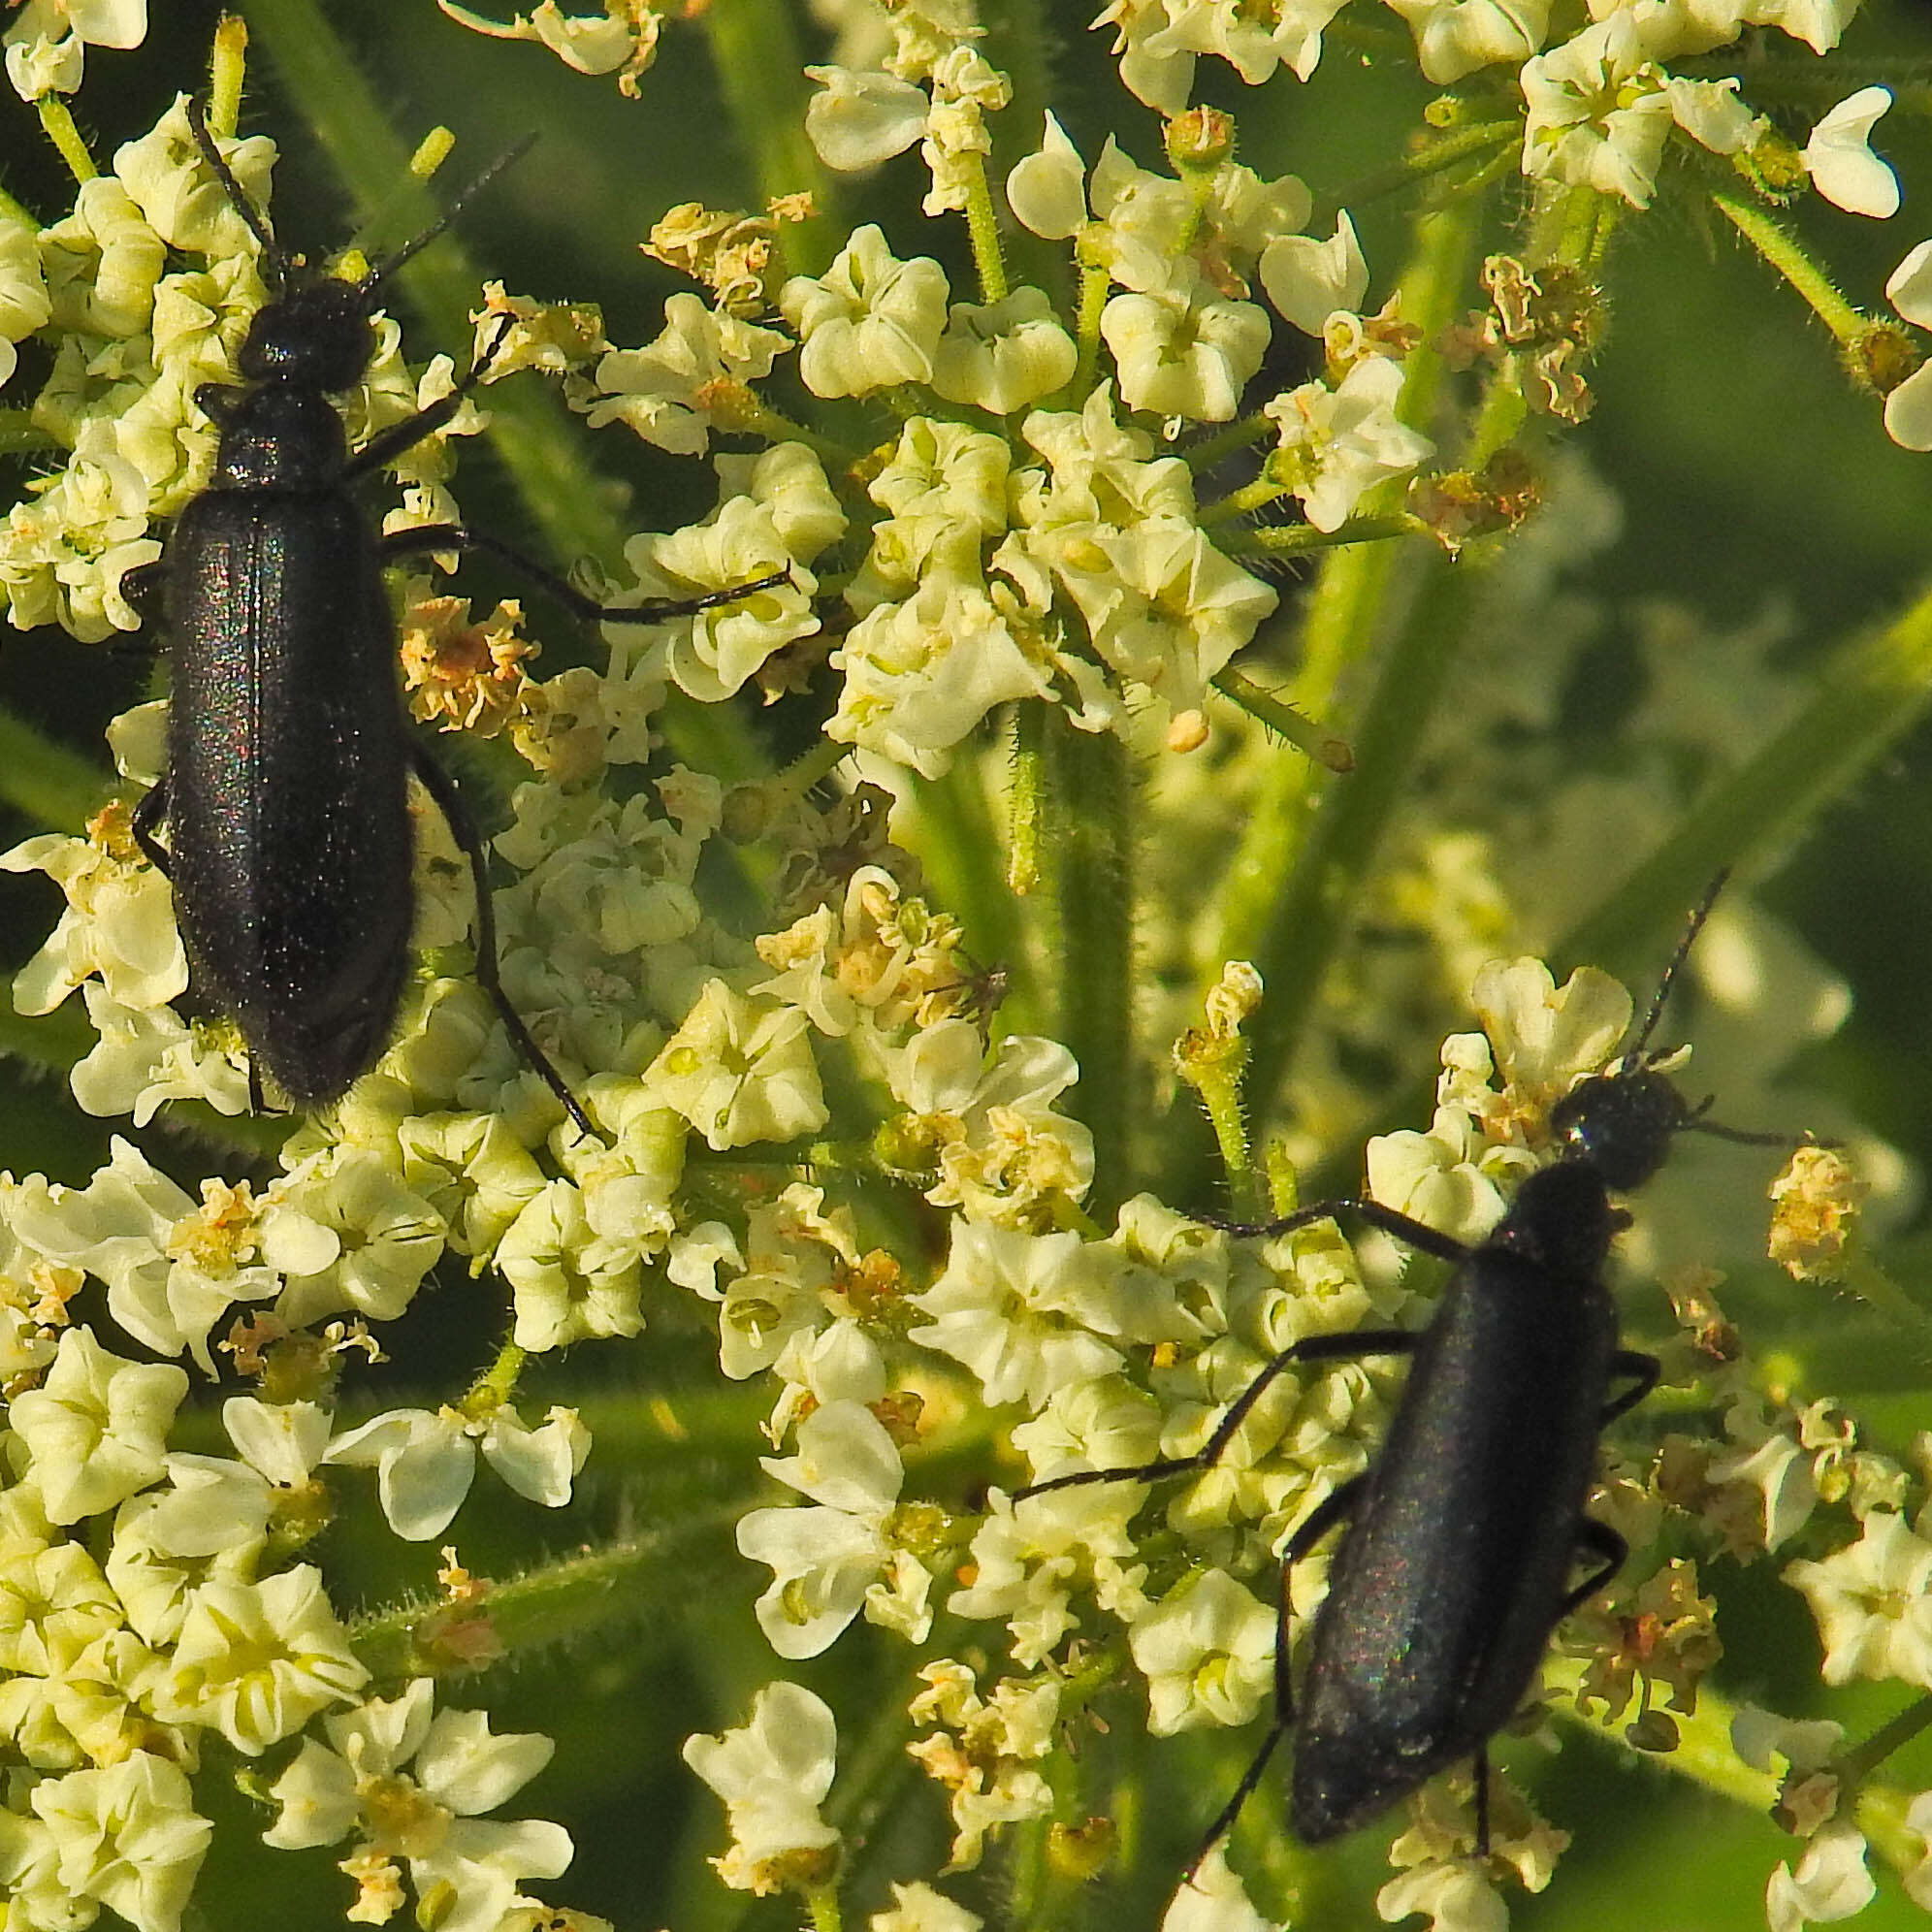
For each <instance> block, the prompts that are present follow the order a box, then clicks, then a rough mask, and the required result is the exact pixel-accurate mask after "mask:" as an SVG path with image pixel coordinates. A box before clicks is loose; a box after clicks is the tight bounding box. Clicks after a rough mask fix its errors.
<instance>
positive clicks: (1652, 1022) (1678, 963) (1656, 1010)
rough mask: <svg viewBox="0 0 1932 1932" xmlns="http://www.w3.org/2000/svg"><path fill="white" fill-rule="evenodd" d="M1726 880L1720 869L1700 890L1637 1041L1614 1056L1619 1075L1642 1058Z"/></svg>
mask: <svg viewBox="0 0 1932 1932" xmlns="http://www.w3.org/2000/svg"><path fill="white" fill-rule="evenodd" d="M1729 878H1730V867H1729V866H1728V865H1726V866H1724V867H1723V868H1722V869H1721V870H1720V871H1719V873H1718V875H1717V877H1716V878H1715V879H1713V880H1712V881H1711V883H1710V884H1709V885H1706V886H1705V887H1704V896H1703V897H1702V898H1701V899H1699V900H1698V901H1697V903H1696V905H1695V907H1693V908H1692V910H1691V914H1690V920H1689V922H1688V923H1687V924H1686V926H1685V928H1684V937H1683V938H1682V939H1680V940H1679V941H1678V942H1677V950H1676V951H1675V952H1673V953H1672V954H1671V955H1670V963H1669V964H1668V965H1667V966H1666V967H1665V968H1664V969H1663V977H1662V979H1660V980H1659V981H1658V982H1657V991H1656V992H1654V993H1653V994H1652V995H1651V1003H1650V1007H1649V1009H1648V1010H1647V1011H1646V1013H1645V1014H1644V1023H1643V1025H1642V1026H1640V1027H1639V1028H1638V1029H1637V1037H1636V1038H1635V1039H1634V1040H1633V1041H1631V1042H1630V1044H1629V1046H1626V1048H1625V1049H1624V1051H1623V1052H1622V1053H1621V1054H1620V1055H1619V1056H1618V1062H1617V1064H1618V1067H1619V1069H1620V1070H1621V1071H1623V1072H1626V1073H1627V1072H1629V1071H1631V1070H1632V1069H1634V1068H1635V1067H1636V1066H1637V1065H1638V1064H1639V1062H1641V1060H1642V1059H1643V1057H1644V1048H1645V1047H1646V1046H1649V1045H1650V1038H1651V1035H1652V1034H1653V1033H1655V1032H1656V1031H1657V1023H1658V1020H1660V1019H1661V1018H1662V1017H1663V1008H1664V1002H1665V1001H1666V1000H1668V999H1669V998H1670V989H1671V987H1672V986H1673V985H1675V984H1676V982H1677V975H1678V972H1679V970H1680V969H1681V968H1682V966H1683V964H1684V962H1685V960H1687V959H1688V958H1689V957H1690V949H1691V947H1693V946H1694V945H1695V944H1696V943H1697V935H1698V934H1699V933H1700V932H1702V931H1703V929H1704V921H1705V920H1706V919H1707V918H1710V917H1711V908H1712V907H1713V906H1714V905H1716V904H1717V902H1718V894H1719V893H1720V892H1722V891H1723V889H1724V882H1725V881H1726V880H1728V879H1729Z"/></svg>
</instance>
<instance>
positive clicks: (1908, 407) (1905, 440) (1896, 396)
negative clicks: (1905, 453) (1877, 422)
mask: <svg viewBox="0 0 1932 1932" xmlns="http://www.w3.org/2000/svg"><path fill="white" fill-rule="evenodd" d="M1885 435H1888V436H1889V437H1891V439H1892V441H1893V442H1895V443H1897V444H1898V446H1899V447H1900V448H1901V449H1932V363H1927V364H1925V366H1924V367H1923V368H1922V369H1918V370H1914V372H1913V373H1912V374H1911V375H1908V376H1907V377H1906V378H1905V380H1904V381H1903V382H1901V383H1900V384H1899V386H1898V387H1897V388H1896V389H1894V390H1893V391H1892V393H1891V394H1890V395H1889V396H1887V397H1886V398H1885Z"/></svg>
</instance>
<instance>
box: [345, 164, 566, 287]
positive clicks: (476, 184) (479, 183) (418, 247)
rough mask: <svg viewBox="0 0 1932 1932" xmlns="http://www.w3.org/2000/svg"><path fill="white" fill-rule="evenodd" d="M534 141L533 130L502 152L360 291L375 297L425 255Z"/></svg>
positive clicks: (366, 278) (368, 276)
mask: <svg viewBox="0 0 1932 1932" xmlns="http://www.w3.org/2000/svg"><path fill="white" fill-rule="evenodd" d="M535 140H536V134H535V131H534V130H532V131H531V133H529V134H526V135H524V136H523V137H522V138H521V139H520V140H517V141H513V142H511V143H510V145H508V146H507V147H506V148H504V149H503V151H502V152H501V153H500V154H499V155H498V156H497V158H496V159H495V160H494V161H492V162H491V163H490V165H489V166H488V167H487V168H485V169H484V170H483V172H482V173H481V174H480V175H478V176H477V177H476V178H475V179H474V180H473V181H471V182H469V184H468V185H467V187H465V188H464V190H463V192H462V193H461V194H459V195H458V196H457V197H456V199H455V200H454V201H452V202H451V203H450V205H449V206H448V207H447V208H446V209H443V211H442V213H441V214H439V215H437V217H436V218H435V220H434V221H433V222H431V223H430V225H429V226H428V227H427V228H426V229H424V230H423V232H422V233H421V234H420V235H418V236H416V237H415V238H414V239H413V240H412V241H408V242H403V244H402V247H400V248H399V249H397V251H396V252H395V254H393V255H391V256H389V257H388V258H387V259H386V260H385V261H380V262H378V263H376V265H375V266H374V268H372V269H370V272H369V274H366V275H364V276H363V278H362V280H361V281H360V282H359V283H357V287H359V288H360V289H361V290H362V291H363V293H364V294H365V295H369V294H372V293H373V292H374V290H376V289H377V288H379V287H380V286H381V285H382V283H383V282H385V281H387V280H388V278H389V277H390V276H391V275H393V274H395V273H396V271H397V270H398V269H400V268H401V267H402V264H403V263H404V262H407V261H410V260H412V259H413V258H414V257H415V256H417V255H419V254H421V253H422V251H423V250H424V249H425V248H427V247H428V246H429V245H430V243H431V242H434V241H435V239H436V237H437V236H438V235H440V234H441V233H442V232H443V230H444V229H445V228H447V227H448V226H449V225H450V223H451V222H452V221H454V220H455V219H456V217H457V216H458V215H459V214H461V213H462V212H463V209H464V207H465V206H466V204H467V203H468V202H470V201H471V200H473V199H474V198H475V197H476V196H477V195H479V194H480V193H481V192H482V191H483V190H484V189H485V188H487V187H488V186H489V185H490V183H491V182H492V181H494V180H495V179H496V178H497V177H498V176H499V175H500V174H501V173H502V172H503V170H504V169H506V168H510V167H514V166H515V164H516V163H517V162H519V161H521V160H522V159H523V157H524V156H525V155H526V154H528V153H529V152H530V150H531V145H532V144H533V143H534V142H535Z"/></svg>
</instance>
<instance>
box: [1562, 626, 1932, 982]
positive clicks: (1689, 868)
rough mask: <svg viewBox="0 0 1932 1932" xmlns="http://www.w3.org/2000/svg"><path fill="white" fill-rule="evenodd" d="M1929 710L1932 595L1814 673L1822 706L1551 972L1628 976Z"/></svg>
mask: <svg viewBox="0 0 1932 1932" xmlns="http://www.w3.org/2000/svg"><path fill="white" fill-rule="evenodd" d="M1928 702H1932V590H1928V591H1927V592H1925V593H1923V594H1922V595H1921V596H1919V597H1918V599H1917V600H1916V602H1915V603H1914V604H1912V606H1911V607H1910V608H1909V609H1907V610H1905V611H1904V612H1902V613H1901V614H1900V615H1899V616H1898V617H1897V618H1895V619H1894V620H1893V621H1892V622H1891V623H1890V624H1888V625H1885V626H1884V628H1881V629H1878V630H1876V631H1873V632H1869V633H1865V634H1862V635H1859V636H1855V637H1853V638H1852V639H1851V640H1850V641H1849V642H1848V643H1846V644H1844V645H1842V646H1840V648H1839V649H1838V650H1837V651H1835V652H1834V653H1833V654H1832V655H1831V657H1830V658H1829V659H1828V660H1826V661H1825V662H1824V664H1823V665H1821V666H1820V668H1819V679H1818V695H1817V696H1816V697H1815V698H1814V699H1813V700H1812V702H1811V703H1810V704H1809V705H1807V706H1806V707H1805V709H1804V711H1803V712H1802V713H1800V714H1799V716H1798V717H1796V718H1794V719H1793V720H1792V721H1791V723H1790V724H1787V726H1786V727H1785V729H1784V730H1783V731H1781V732H1780V733H1779V734H1778V735H1777V737H1775V738H1774V739H1772V741H1771V742H1770V743H1769V744H1767V745H1765V746H1764V747H1763V749H1762V750H1760V751H1759V752H1757V753H1756V754H1755V756H1754V757H1752V759H1751V760H1750V762H1749V763H1747V764H1744V765H1741V766H1739V767H1738V769H1737V770H1735V771H1734V772H1732V773H1731V774H1730V776H1729V777H1728V778H1724V779H1722V780H1720V781H1719V782H1718V784H1717V785H1716V786H1715V787H1714V788H1713V789H1712V790H1711V791H1710V792H1708V793H1707V794H1706V795H1705V796H1704V797H1703V798H1702V799H1700V800H1699V801H1698V804H1697V806H1696V808H1695V810H1694V811H1693V812H1692V813H1691V815H1690V818H1689V819H1688V820H1687V821H1686V822H1685V823H1684V824H1683V825H1682V826H1681V827H1680V828H1679V829H1678V830H1677V832H1676V833H1674V834H1673V835H1672V836H1671V837H1670V838H1669V839H1667V840H1665V842H1664V843H1663V844H1662V845H1661V846H1659V847H1658V849H1657V851H1656V852H1654V853H1652V854H1651V855H1650V857H1649V858H1647V859H1645V860H1644V862H1643V863H1642V864H1641V865H1639V866H1638V867H1637V868H1636V869H1635V870H1634V871H1633V872H1632V873H1631V874H1630V875H1629V877H1628V878H1627V879H1626V880H1625V882H1624V883H1623V885H1620V886H1619V887H1618V888H1617V889H1616V890H1615V891H1614V892H1612V893H1611V894H1610V896H1609V897H1608V898H1607V899H1606V900H1605V901H1604V903H1603V904H1602V905H1600V906H1599V907H1598V908H1597V909H1596V911H1595V912H1594V913H1592V914H1591V915H1590V916H1589V917H1588V918H1585V919H1583V920H1582V921H1581V922H1580V923H1579V924H1577V925H1576V926H1574V927H1572V928H1571V929H1570V931H1568V932H1567V933H1565V934H1564V935H1563V937H1562V941H1561V942H1560V944H1559V945H1558V946H1557V948H1556V949H1555V950H1554V952H1553V954H1552V963H1553V964H1554V963H1556V962H1557V961H1562V962H1564V963H1569V964H1573V963H1576V962H1580V961H1583V960H1589V961H1591V962H1593V963H1594V964H1598V965H1601V966H1604V967H1606V968H1608V969H1609V970H1610V971H1612V972H1619V971H1622V972H1627V971H1630V970H1632V969H1633V968H1634V967H1635V966H1636V965H1637V964H1638V963H1640V962H1641V960H1642V959H1643V958H1644V957H1645V956H1646V955H1647V953H1648V952H1649V951H1651V950H1654V947H1655V943H1656V938H1657V935H1658V933H1661V932H1668V931H1670V930H1671V929H1672V928H1674V927H1675V926H1676V925H1677V924H1678V922H1679V921H1680V920H1681V919H1682V918H1683V917H1684V913H1685V910H1686V908H1687V907H1690V906H1692V905H1694V904H1695V903H1696V901H1697V897H1698V894H1699V893H1700V892H1702V891H1703V889H1704V887H1705V886H1706V885H1708V884H1709V883H1710V881H1711V880H1712V879H1713V878H1714V877H1715V876H1716V875H1717V873H1718V870H1719V868H1720V867H1722V866H1726V865H1734V866H1746V865H1749V864H1750V863H1751V862H1753V861H1754V860H1755V859H1758V858H1760V857H1762V856H1764V855H1766V854H1769V853H1777V852H1782V851H1784V850H1786V849H1787V847H1788V846H1789V844H1790V842H1791V841H1792V840H1793V839H1795V838H1797V837H1798V836H1799V835H1800V833H1801V832H1802V831H1803V829H1804V828H1805V827H1806V826H1807V825H1808V824H1810V823H1812V822H1813V821H1814V820H1815V819H1816V818H1817V815H1818V814H1819V811H1820V810H1821V809H1822V808H1823V807H1824V806H1825V805H1826V804H1828V803H1829V802H1830V801H1831V800H1832V799H1834V798H1838V797H1842V796H1843V795H1844V793H1845V792H1846V790H1847V789H1849V788H1850V787H1851V785H1852V784H1853V783H1854V782H1855V781H1856V780H1857V779H1858V778H1859V777H1860V776H1861V775H1862V774H1863V773H1865V772H1867V771H1869V770H1870V769H1871V768H1872V766H1873V765H1874V764H1875V763H1877V762H1878V760H1880V759H1881V758H1883V757H1884V755H1885V754H1886V752H1888V751H1889V750H1890V749H1891V747H1892V746H1893V745H1894V744H1895V743H1897V741H1898V740H1899V738H1900V737H1901V736H1903V734H1904V733H1905V732H1906V731H1907V730H1908V729H1910V727H1911V726H1912V725H1913V724H1915V723H1916V721H1917V719H1918V718H1919V717H1920V715H1921V714H1922V713H1923V711H1924V709H1925V706H1926V704H1927V703H1928Z"/></svg>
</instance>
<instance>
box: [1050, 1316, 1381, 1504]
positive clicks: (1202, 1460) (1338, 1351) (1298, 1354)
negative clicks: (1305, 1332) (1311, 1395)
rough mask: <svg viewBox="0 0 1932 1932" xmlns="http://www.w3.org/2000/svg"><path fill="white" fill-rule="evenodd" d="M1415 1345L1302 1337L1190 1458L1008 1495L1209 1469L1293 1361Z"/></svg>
mask: <svg viewBox="0 0 1932 1932" xmlns="http://www.w3.org/2000/svg"><path fill="white" fill-rule="evenodd" d="M1416 1340H1417V1337H1416V1336H1415V1335H1413V1334H1412V1333H1411V1332H1410V1331H1409V1330H1407V1329H1356V1330H1353V1331H1352V1332H1351V1333H1349V1334H1346V1335H1311V1336H1304V1337H1303V1338H1302V1340H1300V1341H1297V1342H1292V1343H1290V1344H1289V1346H1288V1347H1286V1348H1284V1349H1283V1350H1282V1351H1281V1353H1280V1354H1279V1355H1277V1356H1276V1357H1275V1358H1274V1359H1273V1361H1272V1362H1270V1363H1268V1364H1266V1365H1265V1366H1264V1367H1263V1368H1262V1369H1261V1371H1260V1372H1259V1373H1258V1374H1257V1375H1256V1376H1255V1378H1254V1380H1253V1381H1251V1382H1250V1383H1249V1384H1248V1385H1247V1387H1246V1388H1245V1389H1243V1390H1242V1391H1241V1392H1240V1395H1239V1396H1237V1397H1236V1398H1235V1400H1234V1401H1232V1402H1230V1403H1229V1405H1228V1412H1227V1414H1226V1415H1224V1416H1223V1417H1222V1418H1221V1420H1220V1421H1219V1422H1218V1423H1217V1424H1215V1426H1214V1433H1213V1434H1211V1435H1210V1436H1208V1438H1207V1441H1206V1442H1204V1443H1203V1444H1202V1445H1201V1447H1200V1448H1199V1449H1197V1450H1195V1451H1194V1452H1193V1453H1192V1454H1191V1455H1187V1456H1162V1457H1159V1458H1157V1459H1156V1460H1155V1461H1154V1462H1151V1463H1137V1464H1134V1465H1131V1466H1129V1467H1127V1468H1124V1469H1077V1470H1075V1471H1074V1473H1073V1474H1072V1475H1067V1476H1048V1477H1047V1479H1046V1481H1045V1482H1044V1483H1028V1484H1027V1485H1026V1487H1025V1488H1024V1489H1017V1490H1014V1493H1013V1499H1014V1501H1015V1502H1023V1501H1025V1500H1026V1498H1027V1497H1033V1496H1044V1495H1045V1494H1046V1492H1047V1491H1048V1490H1060V1489H1076V1488H1079V1487H1080V1486H1082V1485H1084V1484H1087V1483H1151V1482H1157V1481H1159V1479H1160V1478H1161V1477H1163V1476H1177V1475H1180V1474H1182V1473H1183V1472H1184V1471H1186V1470H1189V1469H1211V1468H1212V1467H1213V1466H1214V1465H1215V1464H1216V1463H1218V1462H1219V1461H1220V1460H1221V1455H1222V1452H1223V1451H1224V1450H1225V1449H1226V1448H1227V1446H1228V1444H1229V1443H1230V1442H1232V1441H1233V1440H1234V1439H1235V1435H1236V1433H1237V1432H1238V1431H1239V1430H1240V1426H1241V1424H1242V1423H1243V1422H1245V1421H1246V1420H1247V1417H1248V1411H1249V1410H1250V1409H1252V1408H1253V1407H1254V1405H1255V1403H1256V1402H1258V1401H1260V1400H1261V1399H1262V1397H1263V1396H1265V1395H1266V1394H1267V1393H1268V1391H1269V1389H1270V1388H1271V1387H1272V1385H1273V1383H1274V1381H1275V1379H1276V1378H1277V1377H1278V1376H1279V1375H1280V1374H1281V1373H1282V1372H1283V1371H1284V1370H1285V1369H1287V1368H1292V1367H1293V1366H1294V1365H1295V1364H1296V1363H1297V1362H1345V1361H1348V1360H1350V1359H1351V1358H1352V1357H1354V1356H1357V1355H1407V1354H1409V1353H1411V1352H1412V1351H1413V1350H1414V1348H1415V1344H1416ZM1336 1494H1337V1495H1339V1494H1340V1492H1339V1491H1337V1492H1336Z"/></svg>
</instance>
